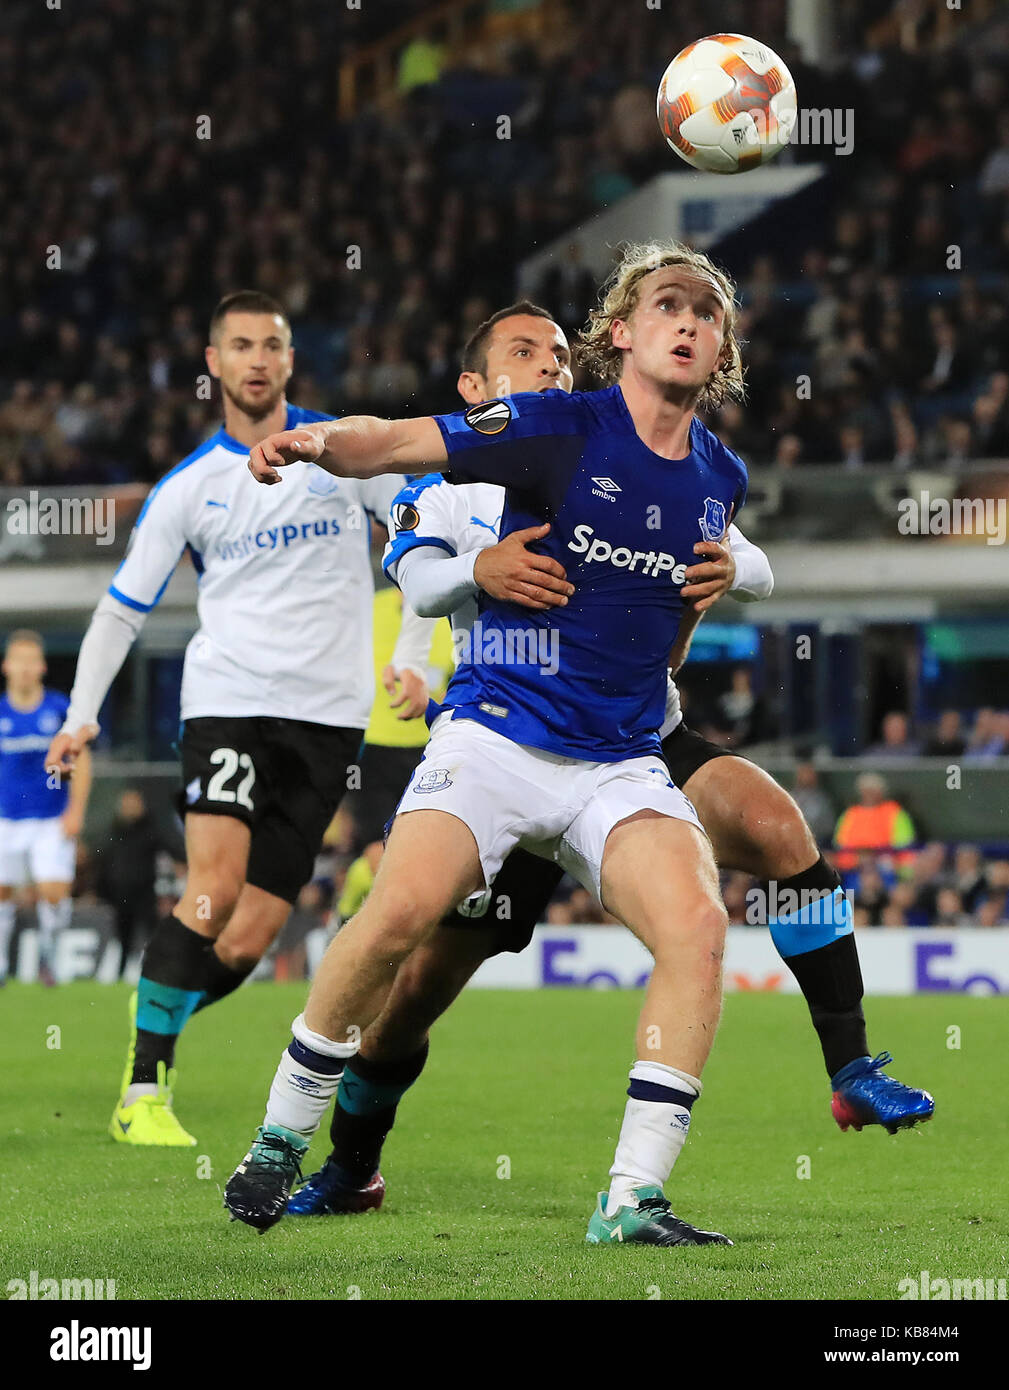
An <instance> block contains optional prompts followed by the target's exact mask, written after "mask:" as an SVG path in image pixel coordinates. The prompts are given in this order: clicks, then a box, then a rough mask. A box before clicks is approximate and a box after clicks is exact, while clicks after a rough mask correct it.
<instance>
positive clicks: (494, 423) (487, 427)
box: [463, 401, 512, 434]
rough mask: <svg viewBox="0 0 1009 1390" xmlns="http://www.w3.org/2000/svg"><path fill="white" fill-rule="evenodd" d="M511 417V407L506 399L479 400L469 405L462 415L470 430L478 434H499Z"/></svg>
mask: <svg viewBox="0 0 1009 1390" xmlns="http://www.w3.org/2000/svg"><path fill="white" fill-rule="evenodd" d="M511 418H512V408H511V406H510V405H509V404H508V402H507V401H481V402H480V404H479V405H471V406H470V408H469V410H467V412H466V414H465V415H464V416H463V419H464V420H465V421H466V423H467V425H469V427H470V429H471V430H476V432H477V433H478V434H500V433H501V431H502V430H503V429H505V428H506V426H507V424H508V422H509V420H510V419H511Z"/></svg>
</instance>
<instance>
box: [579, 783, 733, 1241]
mask: <svg viewBox="0 0 1009 1390" xmlns="http://www.w3.org/2000/svg"><path fill="white" fill-rule="evenodd" d="M600 881H601V895H602V901H603V904H604V905H605V906H606V907H607V908H608V910H609V911H610V912H612V913H613V914H614V916H617V917H619V918H620V919H621V921H623V922H625V923H626V924H627V926H628V927H630V929H631V931H633V932H634V934H635V935H636V936H637V937H638V939H639V940H640V941H641V942H642V943H643V944H644V945H645V946H647V947H648V949H649V951H650V952H651V953H652V956H653V957H654V959H655V968H654V970H653V972H652V976H651V979H650V980H649V982H648V987H647V989H646V991H645V1003H644V1007H643V1008H642V1010H641V1015H640V1018H639V1021H638V1028H637V1035H636V1039H635V1041H636V1048H637V1052H636V1055H637V1059H638V1060H637V1061H636V1062H635V1063H634V1066H633V1067H632V1068H631V1075H630V1087H629V1090H628V1096H629V1099H628V1101H627V1105H626V1108H625V1111H624V1120H623V1124H622V1126H621V1130H620V1139H619V1141H618V1143H617V1151H616V1157H615V1159H614V1162H613V1167H612V1168H611V1169H610V1178H611V1184H610V1190H609V1193H608V1194H606V1193H600V1194H599V1200H598V1202H597V1206H596V1211H595V1213H594V1214H593V1217H592V1221H591V1223H590V1226H589V1233H588V1237H587V1239H588V1240H589V1241H590V1242H591V1243H592V1244H609V1243H611V1242H613V1241H617V1242H623V1241H628V1242H632V1243H641V1244H651V1245H707V1244H713V1243H717V1244H729V1243H731V1242H728V1241H727V1240H726V1237H725V1236H721V1235H718V1234H717V1233H715V1232H712V1231H701V1230H698V1229H697V1228H696V1227H694V1226H691V1225H689V1224H688V1223H687V1222H685V1221H683V1220H681V1219H680V1218H678V1217H676V1216H674V1215H673V1213H672V1212H671V1211H670V1209H669V1203H668V1201H667V1200H666V1198H665V1195H664V1193H663V1186H664V1184H665V1182H666V1181H667V1179H668V1177H669V1174H670V1173H671V1171H672V1168H673V1164H674V1163H675V1162H676V1159H677V1157H678V1156H679V1153H680V1150H681V1149H682V1148H683V1144H684V1142H685V1140H686V1137H687V1131H688V1129H689V1127H690V1111H691V1107H692V1106H693V1103H694V1101H695V1100H696V1099H697V1097H698V1096H699V1095H700V1093H701V1081H700V1076H701V1072H702V1071H703V1069H704V1064H705V1062H706V1061H707V1059H708V1054H709V1052H710V1051H711V1045H712V1043H713V1042H714V1039H715V1033H716V1031H717V1029H718V1020H719V1017H720V1014H721V1007H722V954H723V951H724V945H725V927H726V914H725V908H724V906H723V905H722V901H721V896H720V894H719V891H718V873H717V870H716V868H715V861H714V856H713V855H712V852H711V846H710V845H709V844H708V842H707V840H706V839H705V838H704V836H703V835H702V834H701V832H700V831H699V830H698V829H697V828H696V827H695V826H693V825H690V824H688V823H686V822H685V821H680V820H674V819H672V818H670V817H666V816H661V815H659V814H658V813H657V812H655V811H640V812H638V813H637V814H636V815H635V816H632V817H630V818H629V819H627V820H625V821H622V822H621V823H620V824H619V825H617V826H615V827H614V828H613V830H612V831H611V832H610V835H609V837H608V839H607V841H606V848H605V852H604V856H603V863H602V873H601V879H600Z"/></svg>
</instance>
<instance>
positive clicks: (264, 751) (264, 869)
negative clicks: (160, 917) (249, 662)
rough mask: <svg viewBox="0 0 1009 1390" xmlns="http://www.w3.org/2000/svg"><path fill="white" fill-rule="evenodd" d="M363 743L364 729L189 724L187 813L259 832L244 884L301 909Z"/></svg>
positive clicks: (253, 722) (258, 721)
mask: <svg viewBox="0 0 1009 1390" xmlns="http://www.w3.org/2000/svg"><path fill="white" fill-rule="evenodd" d="M363 738H364V733H363V730H361V729H337V728H332V727H330V726H329V725H327V724H309V723H306V722H305V721H304V720H300V719H274V718H268V717H266V716H260V717H255V718H250V719H229V718H221V717H217V716H207V717H205V718H201V719H187V720H186V722H185V724H184V725H183V726H182V792H181V794H180V796H179V810H180V813H181V814H182V815H183V816H184V815H185V814H186V813H187V812H190V811H192V812H194V813H198V814H201V815H212V816H233V817H234V818H235V819H236V820H240V821H244V823H245V824H246V825H247V826H248V827H249V829H250V830H251V831H252V842H251V844H250V846H249V863H248V867H247V869H246V873H245V881H246V882H247V883H251V884H252V885H253V886H254V887H256V888H262V890H263V891H264V892H265V893H273V894H274V895H275V896H276V897H278V898H283V899H284V901H285V902H289V903H294V902H295V901H296V900H297V897H298V894H299V893H300V892H301V890H302V888H303V887H304V886H305V884H306V883H307V882H308V881H309V879H310V878H311V877H312V868H313V866H314V863H315V856H316V855H317V854H318V853H319V849H320V846H321V845H322V837H323V835H324V834H325V832H326V827H327V826H328V825H329V823H330V821H331V820H332V819H333V816H334V815H335V814H336V811H337V808H338V807H339V805H340V802H341V801H342V800H343V796H344V793H345V792H346V790H347V778H348V768H349V767H351V766H353V765H355V764H356V763H357V759H358V755H359V753H360V749H361V741H362V739H363Z"/></svg>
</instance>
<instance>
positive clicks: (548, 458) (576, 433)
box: [434, 391, 590, 493]
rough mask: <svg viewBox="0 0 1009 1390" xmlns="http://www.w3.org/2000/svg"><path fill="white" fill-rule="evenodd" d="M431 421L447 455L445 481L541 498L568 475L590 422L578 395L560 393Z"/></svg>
mask: <svg viewBox="0 0 1009 1390" xmlns="http://www.w3.org/2000/svg"><path fill="white" fill-rule="evenodd" d="M434 418H435V419H436V420H437V422H438V427H439V428H440V430H441V434H442V438H443V439H444V441H445V448H446V450H447V451H448V467H447V469H446V470H445V479H446V481H447V482H451V483H496V484H497V485H498V487H507V488H516V489H519V490H527V491H535V492H540V493H550V492H552V491H553V490H554V489H553V488H552V487H551V483H552V482H553V481H554V479H555V478H556V477H557V475H558V474H559V473H561V472H563V473H564V474H565V475H566V476H567V475H569V474H570V471H571V460H572V458H573V457H574V458H577V457H578V456H579V455H580V454H581V452H582V450H583V448H584V444H585V439H586V437H587V436H588V433H589V423H590V415H589V412H588V409H587V407H586V406H585V405H583V404H582V400H581V396H580V394H579V393H575V394H573V395H568V394H567V392H565V391H543V392H536V391H523V392H521V393H520V394H519V395H516V396H502V397H500V398H499V399H497V400H493V401H483V402H481V403H480V404H479V405H471V406H470V407H469V409H468V410H460V411H457V412H455V414H452V415H436V416H435V417H434Z"/></svg>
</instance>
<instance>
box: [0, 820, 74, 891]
mask: <svg viewBox="0 0 1009 1390" xmlns="http://www.w3.org/2000/svg"><path fill="white" fill-rule="evenodd" d="M76 859H77V841H76V840H70V839H68V838H67V836H66V835H64V833H63V825H62V822H61V819H60V817H59V816H46V817H45V819H43V820H0V885H2V886H3V887H4V888H18V887H20V885H21V884H22V883H24V881H25V879H29V880H30V881H31V882H32V883H73V881H74V872H75V867H76Z"/></svg>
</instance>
